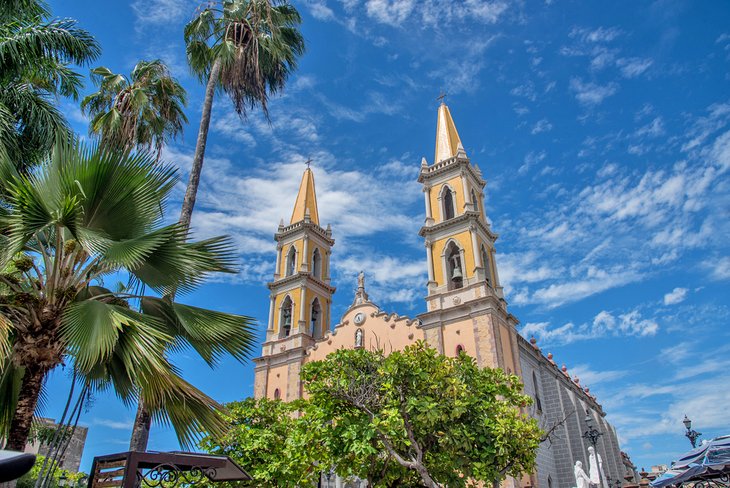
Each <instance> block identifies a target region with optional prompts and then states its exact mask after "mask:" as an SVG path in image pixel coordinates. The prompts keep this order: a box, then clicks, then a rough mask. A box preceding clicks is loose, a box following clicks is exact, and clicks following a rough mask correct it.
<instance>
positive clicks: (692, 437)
mask: <svg viewBox="0 0 730 488" xmlns="http://www.w3.org/2000/svg"><path fill="white" fill-rule="evenodd" d="M682 423H683V424H684V426H685V427H686V428H687V432H685V433H684V435H685V436H686V437H687V439H689V441H690V442H691V443H692V448H693V449H694V448H695V447H697V438H698V437H699V436H701V435H702V432H697V431H696V430H694V429H692V421H691V420H690V419H688V418H687V415H686V414H685V416H684V420H682Z"/></svg>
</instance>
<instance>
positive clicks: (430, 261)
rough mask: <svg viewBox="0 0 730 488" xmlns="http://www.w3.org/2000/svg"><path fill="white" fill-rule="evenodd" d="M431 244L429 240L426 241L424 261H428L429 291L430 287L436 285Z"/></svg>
mask: <svg viewBox="0 0 730 488" xmlns="http://www.w3.org/2000/svg"><path fill="white" fill-rule="evenodd" d="M432 245H433V243H432V242H431V241H430V240H428V239H427V240H426V260H427V261H428V287H429V291H430V288H431V287H432V286H435V285H436V280H435V279H434V276H433V250H432V249H431V246H432Z"/></svg>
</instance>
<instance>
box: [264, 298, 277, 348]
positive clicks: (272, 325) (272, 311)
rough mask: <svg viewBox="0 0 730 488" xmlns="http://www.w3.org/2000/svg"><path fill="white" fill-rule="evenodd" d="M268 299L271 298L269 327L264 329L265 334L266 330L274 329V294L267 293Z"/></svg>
mask: <svg viewBox="0 0 730 488" xmlns="http://www.w3.org/2000/svg"><path fill="white" fill-rule="evenodd" d="M269 299H270V300H271V302H270V303H269V327H268V328H267V329H266V332H267V336H268V332H273V331H274V302H275V301H276V296H275V295H269ZM267 339H268V337H267Z"/></svg>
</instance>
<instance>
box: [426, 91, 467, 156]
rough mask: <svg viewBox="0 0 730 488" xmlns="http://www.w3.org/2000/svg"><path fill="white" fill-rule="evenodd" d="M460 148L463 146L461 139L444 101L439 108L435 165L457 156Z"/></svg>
mask: <svg viewBox="0 0 730 488" xmlns="http://www.w3.org/2000/svg"><path fill="white" fill-rule="evenodd" d="M459 146H461V139H459V133H458V132H456V126H455V125H454V119H452V118H451V112H449V107H447V106H446V104H445V103H444V102H443V101H442V102H441V106H439V113H438V121H437V122H436V154H435V155H434V158H433V162H434V164H435V163H438V162H441V161H443V160H444V159H448V158H453V157H454V156H456V153H457V151H458V149H459Z"/></svg>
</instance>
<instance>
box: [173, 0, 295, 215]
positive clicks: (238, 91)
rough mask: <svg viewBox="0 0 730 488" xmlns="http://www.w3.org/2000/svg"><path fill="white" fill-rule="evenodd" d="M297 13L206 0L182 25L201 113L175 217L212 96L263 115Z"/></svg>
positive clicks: (287, 68) (191, 189) (278, 84)
mask: <svg viewBox="0 0 730 488" xmlns="http://www.w3.org/2000/svg"><path fill="white" fill-rule="evenodd" d="M300 23H301V17H300V15H299V12H297V10H296V9H295V8H294V7H293V6H292V5H290V4H289V3H288V2H277V1H276V0H220V3H219V2H209V3H208V4H207V6H206V7H204V8H202V9H200V10H199V11H198V12H197V13H196V15H195V17H194V18H193V19H192V20H191V21H190V22H189V23H188V24H187V25H186V26H185V42H186V44H187V55H188V63H189V65H190V68H191V70H192V71H193V73H195V74H196V75H197V76H198V77H199V78H200V80H201V81H202V82H204V83H206V88H205V98H204V100H203V113H202V116H201V119H200V129H199V131H198V139H197V143H196V146H195V155H194V157H193V165H192V168H191V170H190V180H189V182H188V186H187V190H186V192H185V199H184V201H183V206H182V211H181V215H180V222H181V223H182V224H183V225H184V226H186V227H187V226H189V225H190V219H191V216H192V214H193V207H194V206H195V198H196V195H197V192H198V184H199V182H200V174H201V171H202V169H203V158H204V156H205V147H206V144H207V140H208V129H209V127H210V116H211V111H212V108H213V97H214V95H215V92H216V90H222V91H224V92H225V93H226V94H227V95H228V96H229V97H230V98H231V101H233V106H234V108H235V110H236V112H237V113H238V114H239V115H241V116H245V114H246V112H247V110H249V109H252V108H253V107H255V106H257V105H260V106H261V108H262V109H263V112H264V114H265V115H266V116H267V117H268V105H267V101H268V97H269V95H270V94H273V93H276V92H278V91H281V90H282V89H283V88H284V85H285V84H286V81H287V79H288V78H289V75H290V74H291V72H292V71H293V70H294V69H295V68H296V64H297V60H298V58H299V57H300V56H301V55H302V54H303V53H304V38H303V37H302V35H301V33H300V32H299V31H298V30H297V29H298V26H299V24H300Z"/></svg>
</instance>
